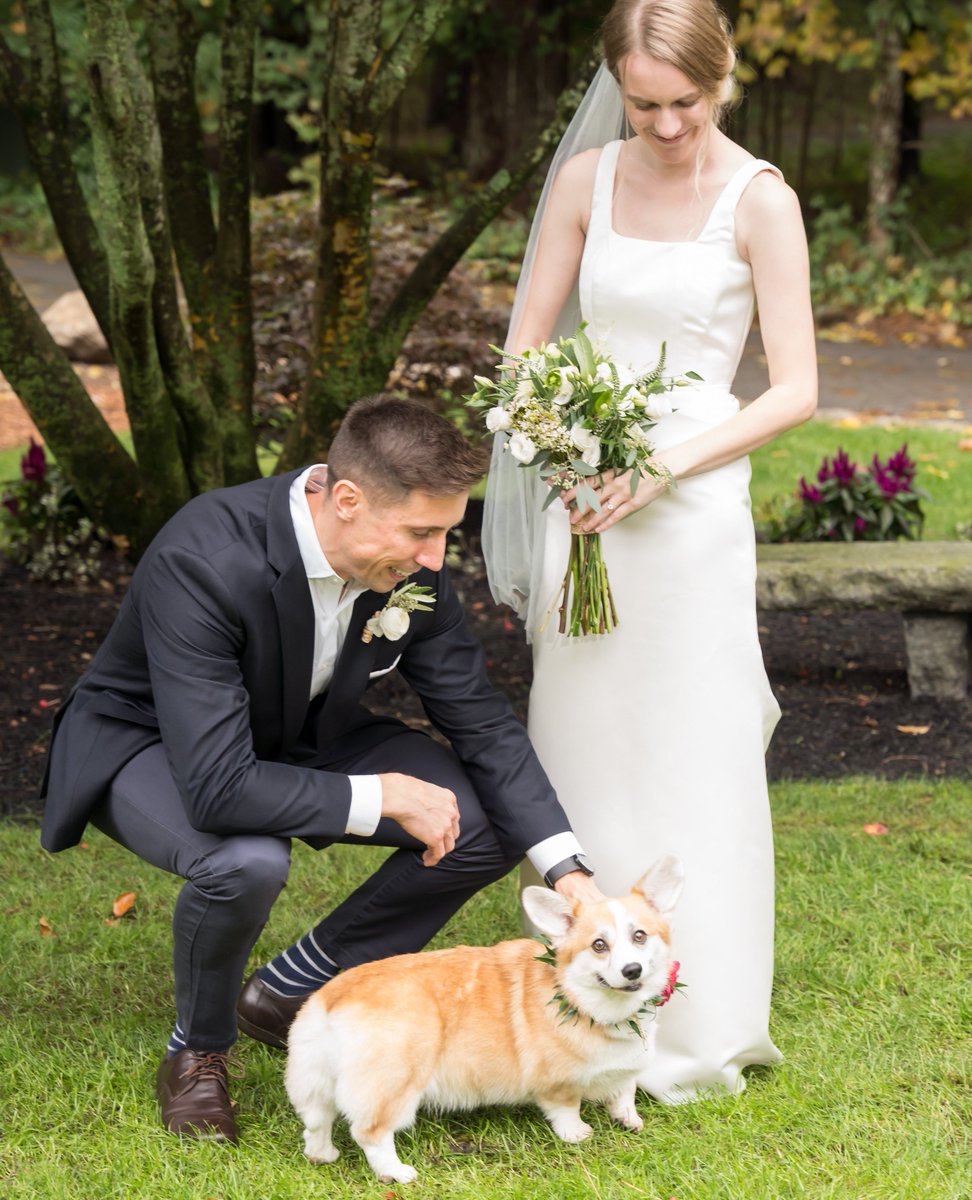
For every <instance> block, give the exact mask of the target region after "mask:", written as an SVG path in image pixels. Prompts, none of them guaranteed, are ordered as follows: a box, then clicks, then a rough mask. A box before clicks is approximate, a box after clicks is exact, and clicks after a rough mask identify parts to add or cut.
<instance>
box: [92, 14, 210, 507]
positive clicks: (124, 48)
mask: <svg viewBox="0 0 972 1200" xmlns="http://www.w3.org/2000/svg"><path fill="white" fill-rule="evenodd" d="M86 16H87V31H88V45H89V47H90V48H91V53H90V58H89V60H88V80H89V84H90V91H91V128H92V140H93V145H94V162H95V176H96V179H97V183H98V194H99V198H100V201H101V207H102V217H101V219H102V222H103V227H104V228H105V229H107V230H110V231H111V236H110V237H109V238H107V239H106V242H105V245H106V249H107V253H108V263H109V268H110V272H111V327H112V332H113V334H114V338H113V348H114V352H115V361H116V362H117V364H118V374H119V378H120V380H121V384H122V389H123V391H124V393H125V407H126V410H127V412H128V419H129V423H130V425H131V430H132V441H133V443H134V447H135V457H136V459H137V461H138V464H139V475H140V477H141V487H142V503H143V504H144V505H145V506H146V507H147V509H148V511H149V513H150V514H152V516H153V517H154V518H155V519H156V520H157V521H158V522H159V523H160V524H161V522H162V521H163V520H164V519H165V517H166V516H168V515H169V513H170V512H172V511H173V510H174V509H175V508H177V507H179V506H181V505H182V504H184V503H185V502H186V501H187V500H188V499H189V497H190V495H191V488H190V483H189V477H188V474H187V472H186V468H185V464H184V463H183V459H182V453H181V448H180V443H179V427H178V423H177V421H176V417H175V413H174V411H173V409H172V405H171V404H170V402H169V396H168V392H167V388H166V383H165V378H164V376H163V373H162V365H161V363H160V361H159V354H158V348H157V345H156V340H155V328H154V318H153V311H152V295H153V291H154V289H155V286H156V263H155V261H154V259H153V255H152V249H151V244H150V239H149V234H148V231H147V229H146V225H145V222H144V219H143V188H144V187H146V186H148V185H149V184H150V181H151V173H152V164H151V161H150V155H151V150H150V146H151V139H152V131H151V129H150V125H151V120H152V117H151V113H150V111H148V112H147V111H145V109H144V106H143V103H140V102H139V99H140V98H141V99H142V101H143V102H144V92H145V91H146V90H147V89H145V88H144V86H142V85H144V80H140V78H139V74H140V68H139V67H138V63H137V60H136V58H135V50H134V46H133V45H132V42H131V32H130V30H129V27H128V22H127V20H126V17H125V11H124V7H123V3H122V0H86ZM162 269H163V270H164V269H166V268H165V265H164V264H163V266H162Z"/></svg>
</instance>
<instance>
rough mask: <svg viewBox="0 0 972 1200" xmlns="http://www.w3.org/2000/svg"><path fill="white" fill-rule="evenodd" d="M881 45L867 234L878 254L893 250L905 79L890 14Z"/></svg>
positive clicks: (882, 24) (881, 29)
mask: <svg viewBox="0 0 972 1200" xmlns="http://www.w3.org/2000/svg"><path fill="white" fill-rule="evenodd" d="M875 39H876V41H877V47H878V57H877V62H876V64H875V67H874V71H875V79H876V82H875V86H874V91H873V94H872V98H871V156H870V162H869V172H868V203H867V238H868V243H869V245H870V247H871V249H872V250H873V251H874V252H875V254H879V255H882V256H883V255H886V254H888V253H890V250H891V234H890V232H889V230H888V226H887V212H888V207H889V205H890V204H891V202H892V201H893V200H894V197H895V193H896V191H897V178H898V154H899V150H900V141H899V139H900V131H901V104H902V97H903V92H904V88H903V79H902V74H901V68H900V66H899V65H898V59H899V57H900V55H901V34H900V33H899V32H898V30H897V28H896V27H895V25H894V24H893V23H892V21H891V20H890V19H889V17H888V16H886V15H884V16H881V17H880V18H879V20H878V23H877V27H876V29H875Z"/></svg>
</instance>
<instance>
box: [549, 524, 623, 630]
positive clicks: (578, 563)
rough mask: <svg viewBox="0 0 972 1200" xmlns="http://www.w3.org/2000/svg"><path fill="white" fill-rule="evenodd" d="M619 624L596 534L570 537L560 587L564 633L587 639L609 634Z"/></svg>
mask: <svg viewBox="0 0 972 1200" xmlns="http://www.w3.org/2000/svg"><path fill="white" fill-rule="evenodd" d="M617 624H618V613H617V609H616V608H615V606H614V596H613V595H612V594H611V584H610V582H609V580H608V573H607V565H606V564H605V562H604V552H603V549H602V547H601V537H600V534H597V533H581V534H575V535H572V536H571V539H570V555H569V557H568V559H567V570H566V572H565V574H564V581H563V583H562V584H561V588H560V624H559V629H560V632H561V633H564V634H566V635H567V636H568V637H584V636H586V635H588V634H592V633H610V632H611V631H612V630H613V629H614V628H615V626H616V625H617Z"/></svg>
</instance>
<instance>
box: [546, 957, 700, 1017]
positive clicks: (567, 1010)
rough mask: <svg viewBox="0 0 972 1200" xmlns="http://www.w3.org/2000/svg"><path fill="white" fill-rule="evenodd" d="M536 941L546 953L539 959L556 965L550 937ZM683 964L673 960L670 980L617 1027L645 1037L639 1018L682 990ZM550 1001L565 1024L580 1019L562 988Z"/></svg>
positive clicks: (669, 971)
mask: <svg viewBox="0 0 972 1200" xmlns="http://www.w3.org/2000/svg"><path fill="white" fill-rule="evenodd" d="M534 941H537V942H539V943H540V944H541V945H542V946H543V947H544V953H543V954H538V955H537V956H536V957H537V961H538V962H542V963H547V964H548V966H551V967H555V966H556V965H557V963H556V959H555V957H554V950H553V946H552V945H551V944H550V942H549V941H548V939H547V938H545V937H544V936H543V935H542V934H535V935H534ZM681 965H682V964H681V963H679V962H676V961H673V962H672V965H671V966H670V967H669V968H668V980H667V982H666V984H665V986H664V987H663V988H662V990H661V991H660V992H659V993H658V995H657V996H652V997H651V999H650V1000H646V1001H645V1002H644V1004H642V1006H641V1008H639V1009H638V1011H637V1012H636V1013H635V1015H634V1016H633V1017H628V1018H627V1020H624V1021H619V1022H618V1024H617V1028H620V1027H621V1026H627V1028H628V1029H630V1030H632V1032H634V1033H636V1034H637V1035H638V1036H639V1037H644V1031H643V1030H642V1028H641V1025H640V1023H639V1021H638V1018H639V1017H647V1016H648V1015H649V1014H650V1015H651V1016H652V1017H653V1016H654V1012H653V1010H654V1009H656V1008H661V1007H662V1006H663V1005H665V1004H667V1003H668V1002H669V1000H671V998H672V996H674V995H675V993H676V992H678V991H681V989H682V988H683V987H685V986H686V985H685V984H684V983H679V982H678V970H679V967H680V966H681ZM550 1003H551V1004H556V1005H557V1007H558V1009H559V1010H560V1022H561V1024H563V1023H564V1022H565V1021H578V1020H580V1013H579V1012H578V1011H577V1009H576V1008H575V1007H574V1005H573V1004H571V1002H570V1001H569V1000H568V999H567V997H566V996H565V995H564V994H563V992H562V991H561V990H560V988H557V989H556V990H555V991H554V994H553V995H552V996H551V997H550ZM588 1020H589V1021H590V1023H591V1025H592V1026H593V1025H594V1024H595V1021H594V1018H593V1017H588Z"/></svg>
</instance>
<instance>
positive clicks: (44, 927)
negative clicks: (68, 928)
mask: <svg viewBox="0 0 972 1200" xmlns="http://www.w3.org/2000/svg"><path fill="white" fill-rule="evenodd" d="M38 924H39V925H40V932H41V937H57V934H56V933H55V932H54V926H53V925H52V924H51V923H50V921H48V919H47V917H41V919H40V921H39V922H38Z"/></svg>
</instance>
